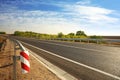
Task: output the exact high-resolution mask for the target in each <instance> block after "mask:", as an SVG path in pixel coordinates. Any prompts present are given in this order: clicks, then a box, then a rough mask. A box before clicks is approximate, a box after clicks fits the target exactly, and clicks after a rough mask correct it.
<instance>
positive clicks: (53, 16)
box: [0, 0, 120, 36]
mask: <svg viewBox="0 0 120 80" xmlns="http://www.w3.org/2000/svg"><path fill="white" fill-rule="evenodd" d="M119 3H120V1H118V0H111V1H109V0H106V1H101V0H66V1H64V0H60V1H57V0H50V1H49V0H37V1H35V0H26V1H24V0H19V1H18V0H14V1H11V0H1V1H0V5H1V7H0V31H4V32H6V33H8V34H12V33H14V31H32V32H36V33H45V34H58V33H59V32H62V33H63V34H68V33H71V32H73V33H76V31H79V30H81V31H84V32H85V33H86V34H87V35H99V36H120V26H119V25H120V23H119V22H120V15H119V14H120V9H119V7H120V5H119ZM109 4H112V5H109Z"/></svg>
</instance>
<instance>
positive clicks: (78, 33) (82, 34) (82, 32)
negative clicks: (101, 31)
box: [76, 31, 87, 36]
mask: <svg viewBox="0 0 120 80" xmlns="http://www.w3.org/2000/svg"><path fill="white" fill-rule="evenodd" d="M76 36H87V35H86V34H85V33H84V31H77V32H76Z"/></svg>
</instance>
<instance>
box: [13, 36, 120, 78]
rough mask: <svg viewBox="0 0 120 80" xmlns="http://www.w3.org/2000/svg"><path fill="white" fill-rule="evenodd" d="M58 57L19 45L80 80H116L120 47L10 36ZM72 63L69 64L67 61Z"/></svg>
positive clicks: (119, 65) (119, 63) (118, 73)
mask: <svg viewBox="0 0 120 80" xmlns="http://www.w3.org/2000/svg"><path fill="white" fill-rule="evenodd" d="M14 38H15V39H17V40H20V41H22V42H25V43H28V44H30V45H32V46H35V47H37V48H41V49H44V50H47V51H49V52H52V53H53V54H57V55H60V56H62V57H64V58H67V59H70V60H66V59H62V58H60V57H56V56H53V55H51V54H48V53H47V52H44V51H41V50H38V49H36V48H35V47H32V46H30V45H27V44H24V43H23V45H24V46H25V47H27V48H29V49H30V50H32V51H34V52H35V53H37V54H38V55H40V56H42V57H43V58H45V59H47V60H48V61H50V62H52V63H53V64H55V65H57V66H58V67H60V68H62V69H64V70H65V71H67V72H68V73H70V74H72V75H73V76H75V77H76V78H78V80H79V79H82V80H120V48H119V47H108V46H103V45H96V44H83V43H81V44H80V43H73V42H58V41H47V40H36V39H28V38H20V37H14ZM71 60H72V61H71Z"/></svg>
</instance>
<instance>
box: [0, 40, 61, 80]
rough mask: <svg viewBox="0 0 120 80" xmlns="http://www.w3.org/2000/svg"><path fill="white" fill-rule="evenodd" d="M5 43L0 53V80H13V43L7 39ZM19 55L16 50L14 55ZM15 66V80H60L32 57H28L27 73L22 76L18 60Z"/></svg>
mask: <svg viewBox="0 0 120 80" xmlns="http://www.w3.org/2000/svg"><path fill="white" fill-rule="evenodd" d="M6 43H7V44H6V46H5V49H4V51H1V52H0V80H13V59H12V56H13V55H14V43H13V42H11V41H10V40H8V39H7V40H6ZM19 53H20V50H17V51H16V55H19ZM16 66H17V67H16V71H17V76H16V77H17V79H16V80H60V79H59V78H58V77H57V76H56V75H55V74H53V73H52V72H51V71H49V70H48V69H47V68H46V67H44V66H43V65H42V64H41V63H39V62H38V61H37V60H36V59H34V58H33V57H32V56H30V72H29V73H27V74H22V71H21V62H20V60H17V65H16Z"/></svg>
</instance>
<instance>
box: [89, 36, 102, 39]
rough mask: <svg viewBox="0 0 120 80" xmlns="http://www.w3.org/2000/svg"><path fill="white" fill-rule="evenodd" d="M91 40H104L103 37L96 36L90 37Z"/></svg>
mask: <svg viewBox="0 0 120 80" xmlns="http://www.w3.org/2000/svg"><path fill="white" fill-rule="evenodd" d="M90 38H91V39H102V36H96V35H93V36H90Z"/></svg>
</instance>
